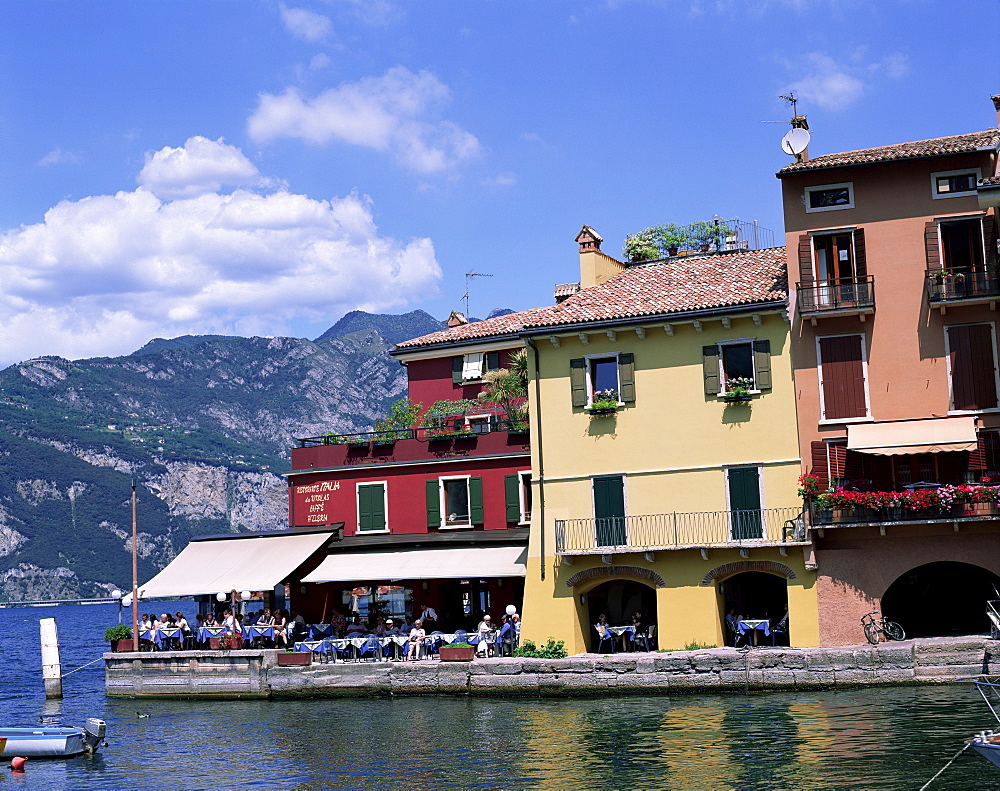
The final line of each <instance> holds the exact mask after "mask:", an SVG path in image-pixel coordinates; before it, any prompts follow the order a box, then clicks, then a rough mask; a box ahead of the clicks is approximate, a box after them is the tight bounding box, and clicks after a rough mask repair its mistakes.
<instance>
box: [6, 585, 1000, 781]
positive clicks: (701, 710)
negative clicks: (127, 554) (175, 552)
mask: <svg viewBox="0 0 1000 791" xmlns="http://www.w3.org/2000/svg"><path fill="white" fill-rule="evenodd" d="M156 608H157V609H158V610H163V609H170V610H172V611H176V610H178V609H180V610H182V611H184V612H185V613H186V614H188V615H189V616H190V615H191V614H193V612H194V609H195V608H194V605H193V604H192V603H191V602H180V603H177V604H171V605H166V606H165V605H163V604H157V605H156ZM52 616H55V618H56V620H57V624H58V626H59V638H60V643H61V651H62V663H63V672H64V673H67V672H69V671H71V670H73V669H74V668H77V667H80V666H82V665H83V664H85V663H86V662H89V661H92V660H94V659H96V658H97V657H99V656H100V654H101V652H102V651H104V650H105V646H104V643H103V642H102V639H101V638H102V634H103V632H104V628H105V627H107V626H110V625H112V624H114V623H116V622H117V608H116V607H115V606H113V605H96V606H76V607H53V608H25V609H22V608H18V609H0V649H2V655H3V657H4V659H5V667H4V674H3V680H2V685H3V686H2V690H3V694H2V695H0V724H2V725H6V726H33V725H36V724H37V722H38V718H39V717H40V716H57V717H59V718H60V720H61V724H65V725H73V726H79V725H81V724H82V723H83V720H84V719H85V718H86V717H88V716H98V717H102V718H103V719H105V720H107V723H108V741H109V742H110V746H108V747H106V748H104V749H103V750H102V751H101V753H100V754H99V755H98V756H96V757H94V758H85V757H80V758H74V759H70V760H49V761H43V760H37V761H29V762H28V765H27V770H26V772H25V773H24V774H23V775H15V774H12V773H11V772H10V771H9V769H2V770H0V790H2V789H5V788H23V789H25V790H26V791H27V789H32V791H34V789H74V791H88V790H89V789H94V790H95V791H97V790H98V789H99V790H100V791H111V790H112V789H164V790H165V791H166V790H167V789H169V791H186V790H187V789H213V790H215V789H222V790H225V789H233V790H236V789H268V791H277V790H283V789H287V790H288V791H314V790H317V791H318V790H319V789H378V790H380V791H381V789H385V790H386V791H423V790H424V789H504V790H507V789H560V790H562V789H566V790H570V789H588V790H590V789H671V790H672V789H678V790H680V789H684V791H701V790H702V789H705V790H706V791H707V790H708V789H711V790H712V791H719V790H720V789H780V790H781V791H798V790H800V789H801V791H807V790H808V791H824V790H826V789H830V790H835V791H849V790H850V789H866V790H867V789H892V790H893V791H897V790H898V789H918V788H920V786H921V785H923V783H925V782H926V781H927V780H929V779H930V778H931V776H933V774H934V773H935V772H936V771H937V770H938V769H940V768H941V767H942V766H944V764H945V763H946V762H947V761H948V759H949V758H951V757H952V756H953V755H954V754H955V753H956V752H957V751H958V750H959V749H960V748H961V746H962V739H964V738H966V737H967V736H970V735H972V733H973V732H974V731H976V730H979V729H980V728H983V727H989V726H990V724H991V720H992V715H990V713H989V711H988V710H987V709H986V707H985V705H984V704H983V703H982V701H981V700H980V698H979V696H978V694H977V693H976V692H975V690H974V689H972V688H967V687H964V686H962V685H958V684H945V685H941V686H933V687H929V686H923V687H891V688H873V689H863V690H851V691H843V692H812V693H803V694H795V693H773V694H770V693H769V694H751V695H749V696H746V695H739V694H729V695H673V696H669V697H667V696H659V697H649V698H611V697H609V698H591V699H585V700H511V699H507V700H488V699H485V700H484V699H469V698H437V697H435V698H402V699H397V700H315V701H308V700H307V701H250V702H245V701H155V700H154V701H150V700H141V701H136V700H121V699H107V698H105V696H104V666H103V663H102V662H98V663H97V664H95V665H92V666H91V667H89V668H85V669H83V670H80V671H79V672H76V673H73V674H72V675H69V676H68V677H67V678H65V680H64V682H63V687H64V694H65V699H64V700H62V701H46V700H45V696H44V692H43V688H42V680H41V668H40V653H39V647H38V643H39V640H38V620H39V619H40V618H46V617H52ZM137 711H141V712H144V713H147V712H148V713H149V714H150V716H149V717H148V718H143V719H139V718H137V717H136V712H137ZM931 789H935V790H937V789H953V790H957V789H963V791H968V789H977V790H978V789H983V791H987V790H990V789H993V790H994V791H1000V770H993V769H992V768H991V766H990V765H989V764H988V763H987V762H986V761H985V760H983V759H982V758H979V757H978V756H976V755H974V754H973V753H972V751H971V750H967V751H966V752H965V754H963V755H962V757H961V758H959V759H958V761H956V763H955V764H954V765H953V766H952V767H951V768H949V769H948V770H947V771H946V772H945V773H944V774H943V775H942V776H941V778H939V779H938V780H937V781H935V783H934V784H933V785H932V786H931Z"/></svg>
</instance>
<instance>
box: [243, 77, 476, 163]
mask: <svg viewBox="0 0 1000 791" xmlns="http://www.w3.org/2000/svg"><path fill="white" fill-rule="evenodd" d="M449 99H450V92H449V90H448V86H446V85H445V84H444V83H442V82H441V81H440V80H439V79H438V78H437V77H435V76H434V75H433V74H431V73H430V72H427V71H421V72H420V73H419V74H414V73H413V72H411V71H410V70H409V69H406V68H404V67H402V66H396V67H394V68H391V69H389V70H388V71H387V72H386V73H385V74H384V75H382V76H381V77H366V78H364V79H362V80H359V81H358V82H354V83H345V84H343V85H340V86H339V87H337V88H331V89H329V90H327V91H324V92H323V93H321V94H319V95H318V96H316V97H315V98H313V99H308V98H304V97H303V96H302V95H301V94H300V93H299V92H298V90H297V89H295V88H287V89H286V90H285V92H284V93H283V94H280V95H274V94H261V96H260V104H259V106H258V107H257V110H256V111H255V112H254V113H253V115H251V116H250V119H249V120H248V122H247V131H248V133H249V135H250V137H251V138H252V139H254V140H255V141H258V142H265V141H269V140H275V139H278V138H299V139H301V140H306V141H308V142H310V143H316V144H324V143H328V142H330V141H331V140H337V141H340V142H344V143H350V144H352V145H356V146H364V147H367V148H372V149H375V150H376V151H383V152H386V153H390V154H391V155H392V156H393V157H395V159H396V160H397V161H399V162H400V163H402V164H403V165H405V166H406V167H408V168H410V169H412V170H415V171H417V172H420V173H433V172H437V171H441V170H446V169H448V168H452V167H454V166H456V165H457V164H459V163H460V162H462V161H464V160H466V159H470V158H472V157H474V156H476V155H478V154H479V151H480V145H479V141H478V140H477V139H476V138H475V136H474V135H472V134H471V133H469V132H467V131H465V130H464V129H462V128H461V127H460V126H458V124H455V123H453V122H452V121H447V120H436V119H435V117H434V111H435V110H436V109H437V108H438V107H439V106H441V105H443V104H445V103H447V102H448V101H449Z"/></svg>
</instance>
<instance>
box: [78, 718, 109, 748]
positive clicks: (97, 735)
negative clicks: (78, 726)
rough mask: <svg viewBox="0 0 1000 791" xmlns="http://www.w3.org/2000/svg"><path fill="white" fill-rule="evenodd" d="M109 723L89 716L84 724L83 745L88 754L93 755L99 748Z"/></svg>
mask: <svg viewBox="0 0 1000 791" xmlns="http://www.w3.org/2000/svg"><path fill="white" fill-rule="evenodd" d="M107 728H108V726H107V723H105V722H104V720H99V719H97V717H88V718H87V721H86V722H85V723H84V724H83V747H84V750H85V751H86V752H87V755H93V754H94V753H96V752H97V748H98V747H100V746H101V742H103V741H104V733H105V731H107Z"/></svg>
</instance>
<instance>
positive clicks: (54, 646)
mask: <svg viewBox="0 0 1000 791" xmlns="http://www.w3.org/2000/svg"><path fill="white" fill-rule="evenodd" d="M38 629H39V632H40V633H41V637H42V681H43V682H44V683H45V697H47V698H61V697H62V696H63V691H62V666H61V665H60V664H59V632H58V630H57V629H56V619H55V618H42V619H41V620H40V621H39V622H38Z"/></svg>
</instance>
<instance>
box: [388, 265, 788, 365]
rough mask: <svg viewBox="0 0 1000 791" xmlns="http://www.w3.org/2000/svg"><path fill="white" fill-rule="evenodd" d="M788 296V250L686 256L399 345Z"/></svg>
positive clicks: (632, 269)
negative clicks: (558, 298)
mask: <svg viewBox="0 0 1000 791" xmlns="http://www.w3.org/2000/svg"><path fill="white" fill-rule="evenodd" d="M787 296H788V278H787V276H786V273H785V248H784V247H772V248H770V249H767V250H749V251H740V252H736V253H722V254H710V255H693V256H682V257H678V258H667V259H664V260H662V261H656V262H653V263H648V264H640V265H634V266H630V267H629V268H628V269H626V270H625V271H624V272H622V273H620V274H618V275H615V276H614V277H613V278H611V279H610V280H608V281H607V282H605V283H602V284H601V285H598V286H590V287H589V288H585V289H582V290H581V291H579V292H577V293H576V294H574V295H573V296H571V297H569V298H568V299H566V300H565V301H564V302H562V303H560V304H558V305H549V306H545V307H540V308H531V309H529V310H522V311H521V312H520V313H510V314H508V315H506V316H498V317H496V318H495V319H487V320H486V321H477V322H475V323H473V324H463V325H461V326H459V327H452V328H450V329H446V330H439V331H438V332H433V333H431V334H430V335H424V336H423V337H421V338H414V339H413V340H409V341H404V342H403V343H400V344H398V345H397V347H396V348H397V349H410V348H415V347H421V346H432V345H437V344H447V343H456V342H459V341H467V340H473V339H477V338H482V339H487V338H490V337H493V336H501V335H508V334H512V333H517V332H520V331H521V330H523V329H530V328H543V327H557V326H560V325H572V324H585V323H588V322H592V321H605V320H614V319H629V318H641V317H642V316H656V315H662V314H669V313H678V312H683V311H689V310H699V309H710V308H726V307H737V306H743V305H753V304H755V303H766V302H775V301H779V300H783V299H785V298H786V297H787Z"/></svg>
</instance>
